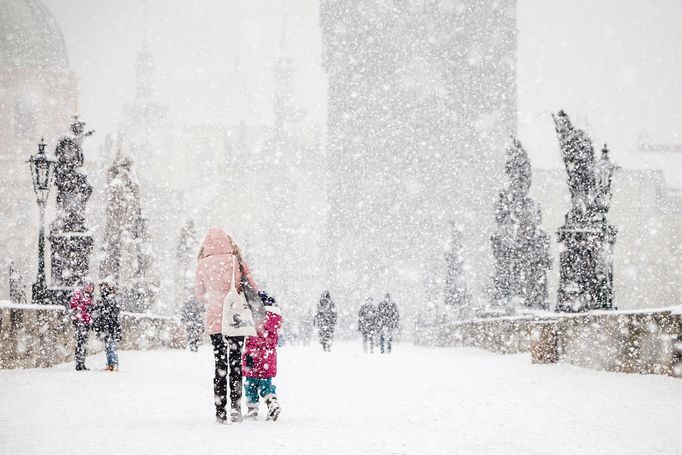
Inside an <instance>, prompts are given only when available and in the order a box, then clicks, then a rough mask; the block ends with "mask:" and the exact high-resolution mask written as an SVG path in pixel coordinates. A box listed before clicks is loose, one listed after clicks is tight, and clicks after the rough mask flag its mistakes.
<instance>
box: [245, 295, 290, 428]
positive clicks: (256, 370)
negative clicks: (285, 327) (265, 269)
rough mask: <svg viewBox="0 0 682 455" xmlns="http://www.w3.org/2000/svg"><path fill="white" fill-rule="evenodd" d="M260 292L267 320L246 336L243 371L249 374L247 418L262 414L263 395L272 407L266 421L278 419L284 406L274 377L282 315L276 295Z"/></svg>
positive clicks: (269, 407)
mask: <svg viewBox="0 0 682 455" xmlns="http://www.w3.org/2000/svg"><path fill="white" fill-rule="evenodd" d="M258 295H259V296H260V298H261V301H262V302H263V305H264V306H265V319H263V321H262V322H261V323H260V324H259V325H258V326H257V327H256V332H257V335H256V336H252V337H248V338H247V339H246V346H245V348H244V355H243V356H242V371H243V372H244V376H245V377H246V384H245V385H244V389H245V395H246V407H247V413H246V417H247V418H252V419H255V418H256V417H257V416H258V398H259V395H260V397H262V398H263V399H264V400H265V404H266V405H267V407H268V414H267V416H266V420H277V417H278V416H279V411H280V407H279V402H278V401H277V395H276V387H275V385H274V384H273V383H272V378H274V377H275V376H276V375H277V342H278V341H279V335H278V334H277V332H278V330H279V329H280V327H281V326H282V315H281V312H280V310H279V307H278V306H277V302H275V299H274V298H273V297H271V296H269V295H268V294H267V293H266V292H259V293H258Z"/></svg>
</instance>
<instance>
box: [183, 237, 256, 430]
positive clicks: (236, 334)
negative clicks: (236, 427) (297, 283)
mask: <svg viewBox="0 0 682 455" xmlns="http://www.w3.org/2000/svg"><path fill="white" fill-rule="evenodd" d="M242 277H245V278H246V281H248V283H249V284H250V285H251V287H252V288H253V289H254V290H256V292H257V291H258V285H257V283H256V281H255V280H254V279H253V277H252V276H251V272H250V271H249V268H248V266H247V264H246V262H245V261H244V258H243V257H242V256H241V255H240V254H239V250H238V249H237V246H236V244H235V243H234V242H233V241H232V238H231V237H230V236H228V235H227V234H226V233H225V231H223V230H222V229H220V228H217V227H213V228H211V229H209V230H208V233H207V234H206V238H205V239H204V243H203V245H202V247H201V250H200V251H199V263H198V265H197V270H196V279H195V285H194V293H195V295H196V297H197V300H198V301H199V302H200V303H202V304H203V305H204V306H205V307H206V329H207V330H208V333H209V335H210V336H211V343H212V344H213V357H214V361H215V372H214V376H213V391H214V394H215V399H214V402H215V409H216V421H217V422H218V423H225V422H226V421H227V413H226V411H225V407H226V406H227V386H228V378H229V386H230V420H232V421H233V422H238V421H241V420H242V410H241V409H242V408H241V402H242V348H243V346H244V336H245V333H246V332H252V333H249V335H251V334H253V335H255V334H256V331H255V328H254V327H253V321H246V320H244V319H243V318H242V317H241V316H242V315H241V314H237V313H235V314H234V323H230V322H231V321H225V324H223V310H227V312H230V311H231V309H230V308H227V309H226V308H224V306H225V297H226V296H227V294H228V291H230V290H231V289H232V290H236V292H237V293H239V294H241V293H242V292H243V289H242ZM233 286H234V288H233ZM249 316H250V315H249ZM249 322H250V324H249ZM247 329H248V330H247Z"/></svg>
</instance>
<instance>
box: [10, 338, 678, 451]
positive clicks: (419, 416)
mask: <svg viewBox="0 0 682 455" xmlns="http://www.w3.org/2000/svg"><path fill="white" fill-rule="evenodd" d="M103 356H104V354H102V355H99V356H96V357H93V358H90V360H89V364H90V366H92V367H97V366H100V367H101V366H102V365H103V363H104V360H103ZM280 356H281V357H280V370H281V371H280V375H279V377H278V378H277V381H276V384H277V385H278V386H279V391H278V392H279V396H280V400H281V403H282V409H283V411H282V416H281V419H280V421H278V422H276V423H272V422H265V421H258V422H245V423H242V424H237V425H230V426H221V425H218V424H215V423H214V421H213V409H212V399H213V396H212V393H213V392H212V385H211V384H212V382H211V381H212V357H211V352H210V351H209V349H207V348H206V347H203V349H202V350H201V351H200V352H199V353H198V354H194V353H190V352H178V351H152V352H122V353H121V355H120V357H121V366H122V371H121V372H120V373H118V374H112V373H104V372H95V371H90V372H84V373H76V372H74V371H72V366H71V365H62V366H60V367H57V368H53V369H44V370H9V371H0V453H2V454H24V453H69V454H76V453H96V454H106V453H121V454H124V453H125V454H127V453H178V454H189V453H201V454H206V455H207V454H214V453H215V454H217V453H225V454H230V453H241V454H249V453H254V454H259V455H260V454H270V453H272V454H279V455H283V454H287V453H296V454H306V453H315V454H323V453H325V454H326V453H344V454H355V453H410V454H415V453H448V454H456V453H481V454H492V453H504V454H509V453H519V454H535V453H538V454H539V453H546V454H562V453H566V454H580V453H607V454H625V453H632V454H636V453H682V448H681V446H680V440H679V435H680V432H681V431H682V428H681V426H680V425H681V424H682V423H681V422H682V420H681V418H682V381H680V380H679V379H672V378H667V377H657V376H636V375H623V374H613V373H598V372H594V371H588V370H583V369H579V368H575V367H571V366H568V365H559V366H544V365H543V366H540V365H531V364H530V360H529V358H528V355H517V356H499V355H493V354H490V353H486V352H483V351H478V350H469V349H431V348H421V347H414V346H411V345H404V344H403V345H399V346H398V347H397V349H396V352H395V353H394V354H392V355H390V356H379V355H374V356H370V355H364V354H362V353H361V352H360V345H359V344H349V343H341V344H337V345H336V346H334V351H333V352H332V353H331V354H326V355H325V354H323V353H322V352H320V351H319V349H318V348H317V346H311V347H306V348H303V347H300V348H299V347H293V348H283V349H281V351H280ZM235 450H239V452H235Z"/></svg>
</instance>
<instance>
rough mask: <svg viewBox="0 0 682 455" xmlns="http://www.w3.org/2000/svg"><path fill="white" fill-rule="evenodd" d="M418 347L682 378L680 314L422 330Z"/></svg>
mask: <svg viewBox="0 0 682 455" xmlns="http://www.w3.org/2000/svg"><path fill="white" fill-rule="evenodd" d="M416 338H417V340H418V343H420V344H426V345H432V346H470V347H478V348H483V349H486V350H489V351H492V352H496V353H501V354H514V353H523V352H529V353H532V358H533V361H534V362H538V363H540V362H541V363H552V362H556V361H559V362H566V363H570V364H573V365H578V366H581V367H584V368H591V369H595V370H603V371H614V372H623V373H640V374H664V375H671V376H676V377H682V311H681V309H680V308H672V309H661V310H650V311H595V312H590V313H580V314H566V315H564V314H555V313H544V314H536V315H526V316H516V317H500V318H491V319H474V320H469V321H456V322H449V323H445V324H441V325H435V326H431V327H424V328H421V329H420V330H419V331H418V333H417V337H416Z"/></svg>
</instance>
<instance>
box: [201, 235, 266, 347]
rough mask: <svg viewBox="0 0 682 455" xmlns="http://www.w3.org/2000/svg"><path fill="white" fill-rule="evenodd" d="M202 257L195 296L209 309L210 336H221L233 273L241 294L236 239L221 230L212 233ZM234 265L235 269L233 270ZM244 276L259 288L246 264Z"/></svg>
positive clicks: (206, 241)
mask: <svg viewBox="0 0 682 455" xmlns="http://www.w3.org/2000/svg"><path fill="white" fill-rule="evenodd" d="M201 251H202V256H201V257H200V258H199V263H198V264H197V271H196V276H195V280H194V293H195V295H196V297H197V300H199V302H201V303H203V304H204V305H205V306H206V327H207V329H208V333H209V334H216V333H220V331H221V329H222V325H223V301H224V300H225V296H226V295H227V291H228V290H229V289H230V287H231V286H232V274H233V273H234V275H235V277H236V288H237V290H239V291H241V284H240V283H241V279H242V271H241V270H240V268H239V263H238V261H237V257H236V256H235V255H234V254H233V251H234V245H233V243H232V239H231V238H230V236H228V235H227V234H226V233H225V231H223V230H222V229H221V228H218V227H213V228H211V229H209V230H208V233H207V234H206V238H205V239H204V243H203V245H202V247H201ZM233 264H234V266H235V268H234V270H233ZM242 266H243V268H244V274H245V276H246V277H247V279H248V280H249V282H250V283H251V284H252V286H253V287H254V288H255V289H258V285H257V284H256V283H255V281H254V280H253V278H252V277H251V273H250V272H249V268H248V266H247V265H246V264H245V263H242Z"/></svg>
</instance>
